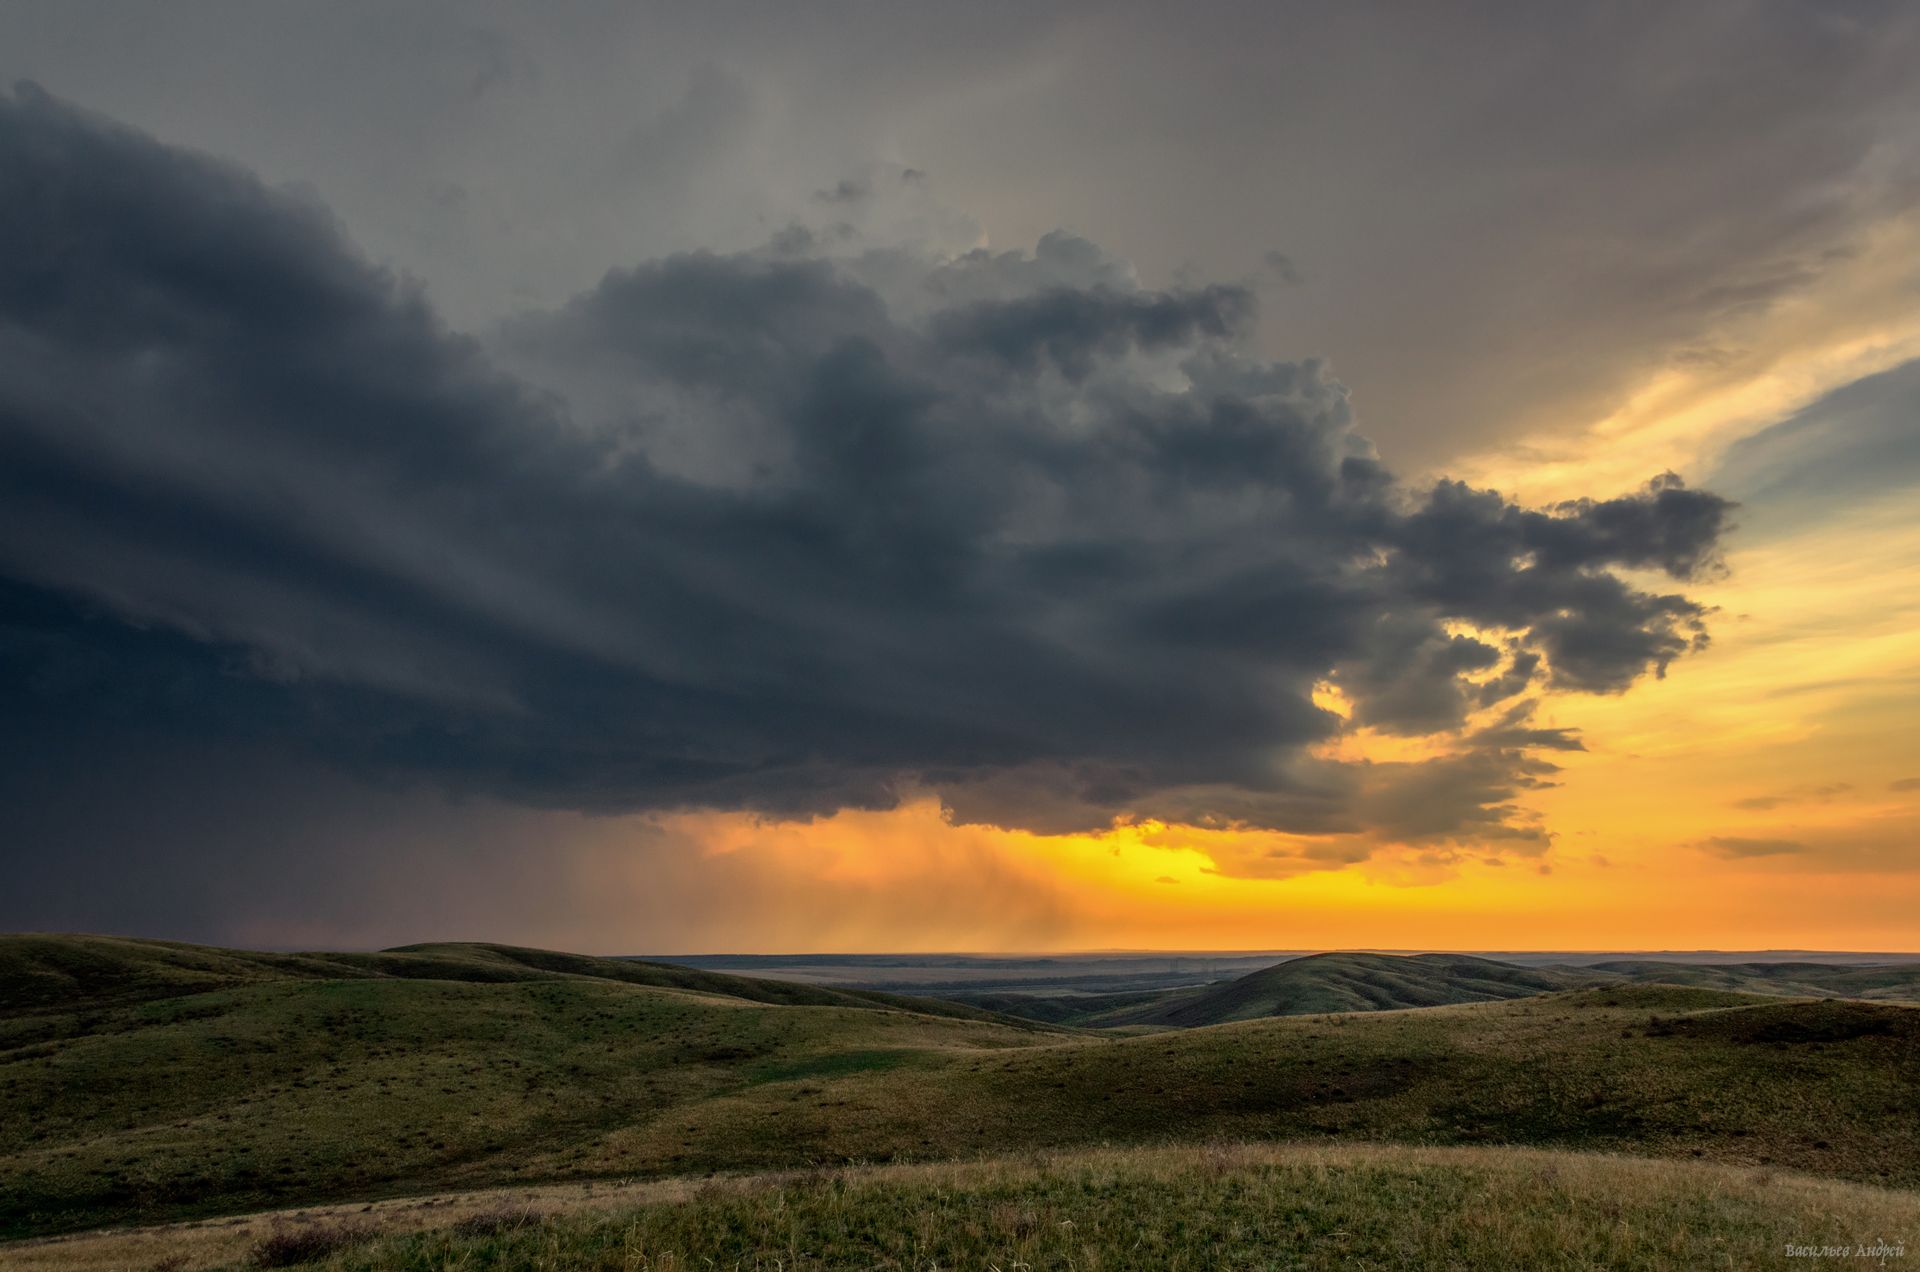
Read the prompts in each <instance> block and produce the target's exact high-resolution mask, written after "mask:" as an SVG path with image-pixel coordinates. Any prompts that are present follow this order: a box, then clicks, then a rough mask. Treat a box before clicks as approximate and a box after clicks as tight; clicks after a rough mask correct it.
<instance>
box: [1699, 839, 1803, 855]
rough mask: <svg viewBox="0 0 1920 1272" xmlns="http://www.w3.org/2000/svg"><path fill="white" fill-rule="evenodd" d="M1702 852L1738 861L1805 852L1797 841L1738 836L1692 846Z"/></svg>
mask: <svg viewBox="0 0 1920 1272" xmlns="http://www.w3.org/2000/svg"><path fill="white" fill-rule="evenodd" d="M1694 846H1695V847H1696V848H1698V849H1700V850H1701V851H1702V852H1706V853H1711V854H1712V855H1713V856H1716V857H1722V858H1725V859H1726V860H1729V861H1740V860H1744V859H1746V858H1750V857H1783V856H1788V855H1791V854H1793V853H1802V852H1806V851H1807V845H1805V844H1803V843H1801V842H1800V841H1799V840H1797V839H1748V838H1744V837H1742V836H1739V835H1712V836H1709V837H1708V838H1706V839H1702V840H1699V841H1698V842H1696V843H1695V845H1694Z"/></svg>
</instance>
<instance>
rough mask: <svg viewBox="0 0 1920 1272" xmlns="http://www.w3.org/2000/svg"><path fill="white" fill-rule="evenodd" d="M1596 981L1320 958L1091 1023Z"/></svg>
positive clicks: (1241, 1015) (1234, 1015)
mask: <svg viewBox="0 0 1920 1272" xmlns="http://www.w3.org/2000/svg"><path fill="white" fill-rule="evenodd" d="M1595 979H1598V978H1596V977H1594V976H1581V975H1579V974H1577V973H1572V972H1569V971H1565V970H1562V969H1558V968H1528V967H1516V966H1514V965H1512V964H1510V963H1496V962H1494V961H1493V960H1491V959H1484V958H1473V957H1471V956H1469V955H1465V954H1418V955H1413V956H1411V957H1409V956H1405V955H1388V954H1315V955H1312V956H1310V957H1307V958H1296V959H1289V960H1288V961H1286V962H1284V963H1280V964H1278V965H1276V966H1274V967H1268V968H1262V969H1261V970H1260V971H1257V972H1252V973H1250V974H1248V975H1246V976H1242V977H1240V978H1239V979H1237V980H1231V981H1227V982H1226V983H1224V984H1220V985H1213V986H1209V987H1208V988H1206V989H1204V990H1201V991H1199V992H1197V993H1190V994H1182V995H1179V996H1176V997H1169V998H1167V999H1165V1000H1163V1001H1161V1002H1157V1003H1151V1004H1148V1005H1146V1006H1144V1007H1140V1008H1134V1009H1123V1010H1121V1011H1116V1012H1111V1013H1108V1014H1105V1015H1102V1016H1100V1017H1097V1018H1096V1019H1094V1020H1092V1021H1089V1022H1088V1023H1098V1024H1103V1025H1107V1024H1114V1025H1120V1024H1140V1025H1173V1026H1179V1027H1185V1028H1191V1027H1193V1026H1196V1025H1218V1024H1224V1023H1226V1022H1228V1021H1234V1020H1255V1019H1258V1018H1260V1017H1263V1016H1306V1015H1316V1014H1323V1013H1326V1012H1339V1011H1391V1010H1395V1009H1398V1008H1403V1007H1439V1006H1444V1005H1447V1004H1450V1003H1480V1002H1493V1001H1496V1000H1499V999H1505V998H1522V997H1526V996H1528V995H1530V994H1543V993H1547V992H1550V991H1552V990H1556V989H1566V988H1569V987H1571V986H1573V985H1576V984H1583V983H1591V982H1592V981H1593V980H1595Z"/></svg>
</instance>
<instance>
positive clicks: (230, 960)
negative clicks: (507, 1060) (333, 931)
mask: <svg viewBox="0 0 1920 1272" xmlns="http://www.w3.org/2000/svg"><path fill="white" fill-rule="evenodd" d="M557 977H566V978H576V979H588V980H603V981H618V982H621V983H623V984H628V985H652V986H655V987H658V988H665V989H689V990H695V991H697V992H700V993H707V994H720V995H724V996H726V997H729V998H743V999H746V1000H748V1001H750V1002H759V1003H778V1004H784V1005H787V1006H799V1007H886V1008H892V1009H898V1010H910V1011H917V1012H921V1013H923V1014H926V1015H933V1016H954V1017H959V1018H962V1019H970V1020H984V1019H992V1018H994V1013H992V1012H987V1011H982V1010H980V1009H978V1008H974V1007H969V1006H966V1005H964V1004H956V1003H952V1002H947V1001H944V1000H940V999H933V998H912V997H907V996H903V995H899V994H886V993H879V992H875V991H871V990H861V989H825V988H820V987H817V986H813V985H803V984H799V983H796V982H792V981H774V980H754V979H751V978H748V977H744V976H729V975H727V974H725V973H722V972H708V971H700V970H698V969H695V968H690V967H678V966H674V965H672V964H667V963H647V962H642V961H639V960H637V959H617V958H593V957H590V956H588V955H584V954H562V953H558V952H555V951H552V950H531V949H522V948H519V947H516V946H510V945H485V944H474V943H444V944H436V945H407V946H402V947H400V948H398V949H391V950H382V951H380V952H378V953H373V954H332V953H328V954H265V953H256V952H254V951H251V950H227V949H218V948H215V947H213V946H206V945H187V944H182V943H180V942H176V941H142V940H132V939H128V938H123V937H106V936H63V935H54V936H38V935H0V1013H5V1014H6V1016H8V1017H25V1016H28V1015H31V1014H34V1013H39V1012H45V1011H55V1012H58V1011H63V1010H68V1009H72V1008H76V1007H78V1008H89V1009H91V1008H101V1007H108V1006H116V1005H125V1004H130V1003H137V1002H146V1001H150V1000H154V999H161V998H173V997H178V996H181V995H185V994H197V993H203V992H206V991H208V990H214V989H231V988H235V987H238V986H242V985H260V984H267V983H270V982H276V981H320V980H446V981H463V982H468V983H472V984H491V983H500V982H522V983H525V982H531V981H544V980H553V979H555V978H557ZM4 1038H5V1035H4V1034H0V1041H4Z"/></svg>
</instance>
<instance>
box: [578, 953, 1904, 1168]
mask: <svg viewBox="0 0 1920 1272" xmlns="http://www.w3.org/2000/svg"><path fill="white" fill-rule="evenodd" d="M1916 1090H1920V1011H1917V1010H1915V1009H1913V1008H1910V1007H1897V1006H1888V1005H1879V1004H1866V1003H1803V1002H1783V1001H1765V1000H1761V1001H1756V1000H1754V999H1751V998H1746V997H1742V996H1737V995H1728V994H1719V993H1715V992H1713V991H1707V990H1691V989H1675V988H1664V987H1647V986H1631V987H1622V988H1620V989H1616V990H1604V991H1600V990H1594V991H1581V992H1575V993H1570V994H1565V995H1553V996H1549V997H1542V998H1531V999H1523V1000H1519V1001H1515V1002H1508V1003H1489V1004H1477V1005H1471V1006H1463V1007H1442V1008H1435V1009H1432V1010H1428V1011H1412V1012H1380V1013H1372V1014H1366V1015H1351V1016H1333V1017H1291V1018H1286V1019H1275V1020H1259V1021H1247V1022H1243V1023H1239V1024H1232V1025H1221V1026H1216V1027H1213V1028H1209V1029H1196V1030H1187V1031H1181V1032H1176V1033H1160V1034H1153V1035H1148V1036H1144V1037H1134V1038H1116V1039H1110V1040H1101V1041H1098V1042H1092V1043H1086V1042H1080V1043H1071V1044H1066V1045H1051V1046H1045V1047H1034V1048H1025V1049H1021V1050H1017V1051H1008V1052H1001V1053H995V1054H991V1055H985V1054H983V1055H977V1056H972V1057H968V1058H966V1059H964V1060H960V1059H956V1060H954V1061H953V1062H951V1063H949V1064H947V1065H945V1066H943V1067H942V1068H941V1069H940V1070H939V1071H937V1072H936V1071H924V1070H923V1071H915V1072H906V1071H896V1072H892V1073H873V1074H866V1075H861V1076H860V1077H858V1078H848V1079H842V1080H829V1081H816V1082H807V1083H790V1084H777V1083H776V1084H768V1085H764V1086H760V1087H755V1088H752V1089H750V1090H747V1091H743V1092H739V1093H736V1094H733V1095H729V1096H725V1097H721V1098H718V1099H715V1100H711V1101H707V1102H705V1103H703V1104H702V1105H701V1106H700V1107H699V1108H698V1109H697V1110H685V1111H683V1112H680V1113H676V1114H673V1115H670V1116H668V1117H665V1118H663V1119H661V1120H660V1121H659V1122H657V1123H655V1124H653V1125H651V1126H648V1127H640V1128H632V1129H623V1130H620V1131H616V1132H614V1133H612V1134H611V1135H609V1136H607V1137H606V1138H605V1139H604V1140H603V1141H602V1142H601V1143H600V1144H598V1145H596V1146H594V1147H593V1148H592V1149H591V1150H590V1151H589V1153H588V1154H587V1156H586V1157H585V1158H584V1159H581V1160H582V1161H583V1162H584V1163H591V1162H595V1161H598V1162H599V1163H600V1168H601V1169H603V1170H610V1171H612V1170H628V1171H644V1170H650V1169H661V1168H663V1167H670V1168H672V1169H690V1168H697V1169H715V1168H721V1167H737V1166H748V1167H772V1166H781V1165H792V1164H797V1163H802V1162H807V1161H828V1162H832V1161H846V1160H860V1159H866V1160H884V1159H887V1158H890V1157H897V1156H901V1155H903V1154H904V1155H909V1156H914V1157H936V1156H952V1155H959V1154H969V1153H988V1152H993V1151H997V1150H1003V1149H1007V1148H1010V1147H1015V1146H1030V1147H1031V1146H1039V1147H1065V1146H1070V1145H1074V1144H1086V1143H1102V1142H1107V1143H1155V1142H1164V1141H1168V1140H1176V1139H1184V1140H1195V1139H1206V1138H1211V1137H1224V1138H1230V1139H1251V1138H1257V1139H1297V1138H1318V1137H1324V1136H1334V1135H1337V1136H1342V1137H1346V1138H1363V1139H1370V1140H1398V1141H1403V1142H1413V1143H1432V1144H1471V1143H1521V1144H1539V1145H1550V1146H1556V1147H1569V1148H1581V1149H1602V1150H1618V1151H1632V1152H1646V1153H1654V1154H1665V1155H1675V1156H1681V1155H1686V1156H1695V1155H1697V1156H1706V1157H1714V1158H1719V1159H1722V1160H1727V1161H1735V1162H1743V1163H1759V1164H1776V1165H1783V1166H1790V1167H1794V1168H1799V1169H1806V1170H1812V1171H1816V1172H1819V1173H1823V1174H1831V1175H1837V1176H1841V1177H1845V1178H1851V1179H1858V1180H1865V1181H1872V1182H1883V1183H1891V1184H1897V1185H1901V1186H1909V1187H1910V1186H1914V1185H1916V1184H1920V1100H1916V1099H1915V1098H1914V1096H1915V1092H1916Z"/></svg>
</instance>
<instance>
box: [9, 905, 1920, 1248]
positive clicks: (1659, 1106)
mask: <svg viewBox="0 0 1920 1272" xmlns="http://www.w3.org/2000/svg"><path fill="white" fill-rule="evenodd" d="M49 939H50V938H23V939H21V941H20V943H9V944H7V946H6V948H7V949H8V951H9V953H8V955H7V957H8V959H9V963H8V966H9V967H12V968H18V969H24V970H23V972H22V979H23V980H24V981H26V982H29V986H30V987H29V988H24V989H23V988H20V987H18V986H9V987H8V989H7V990H6V993H7V994H8V995H9V996H10V997H9V1001H12V1002H24V1001H28V1000H31V1001H33V1002H36V1003H38V1004H39V1005H38V1006H37V1007H34V1008H31V1009H17V1010H10V1011H9V1012H8V1013H7V1014H6V1015H5V1017H4V1022H3V1023H0V1235H4V1236H7V1237H23V1236H28V1235H31V1234H35V1233H46V1232H53V1231H59V1230H72V1229H77V1228H84V1227H89V1226H98V1225H101V1224H106V1223H124V1222H128V1221H134V1220H139V1221H147V1222H152V1221H160V1220H165V1219H172V1218H181V1217H187V1216H191V1215H195V1214H201V1215H214V1214H230V1213H233V1212H236V1211H243V1210H248V1209H259V1208H263V1207H271V1206H284V1205H293V1204H311V1203H321V1202H328V1201H347V1200H354V1199H362V1200H364V1199H370V1198H375V1197H379V1196H394V1195H403V1194H408V1193H417V1192H420V1191H422V1190H426V1189H445V1188H478V1187H495V1186H503V1185H531V1184H535V1183H543V1182H555V1181H564V1180H569V1179H575V1180H578V1179H602V1180H605V1179H662V1178H669V1177H688V1176H695V1175H704V1174H706V1173H708V1172H716V1171H717V1172H734V1171H756V1170H786V1169H814V1168H818V1167H821V1166H830V1165H837V1164H845V1163H850V1162H868V1163H879V1162H903V1161H928V1160H936V1159H954V1158H974V1157H989V1156H993V1155H996V1154H1005V1153H1009V1152H1020V1151H1028V1150H1063V1151H1064V1150H1072V1149H1079V1148H1086V1147H1091V1146H1097V1145H1101V1144H1109V1145H1138V1146H1155V1145H1170V1144H1178V1143H1183V1142H1184V1143H1206V1142H1213V1141H1276V1140H1289V1141H1301V1140H1305V1141H1313V1142H1332V1141H1355V1140H1358V1141H1369V1142H1376V1143H1380V1142H1398V1143H1401V1144H1406V1145H1416V1146H1440V1145H1533V1146H1541V1147H1551V1148H1556V1149H1573V1150H1581V1151H1594V1150H1600V1151H1620V1152H1632V1153H1639V1154H1646V1155H1659V1156H1665V1157H1674V1158H1682V1159H1692V1158H1695V1157H1699V1158H1707V1159H1713V1160H1718V1161H1721V1162H1726V1163H1734V1164H1742V1165H1748V1166H1770V1167H1780V1168H1788V1169H1796V1170H1803V1171H1810V1172H1814V1173H1818V1174H1822V1175H1827V1176H1831V1177H1837V1178H1843V1179H1848V1180H1853V1181H1857V1182H1865V1183H1879V1184H1891V1185H1896V1186H1899V1187H1903V1188H1911V1187H1915V1186H1916V1185H1920V1101H1916V1100H1915V1099H1914V1098H1913V1095H1914V1092H1915V1090H1916V1089H1920V1009H1915V1008H1912V1007H1904V1006H1898V1005H1892V1004H1873V1003H1860V1002H1804V1001H1793V1000H1787V999H1782V998H1777V997H1775V998H1756V997H1753V996H1748V995H1737V994H1729V993H1724V992H1719V991H1714V990H1707V989H1693V988H1679V987H1662V986H1635V985H1619V986H1614V987H1609V988H1605V989H1594V990H1582V991H1576V992H1565V993H1551V994H1544V995H1538V996H1534V997H1529V998H1524V999H1517V1000H1512V1001H1504V1002H1487V1003H1479V1004H1472V1005H1465V1006H1453V1007H1440V1008H1435V1009H1432V1010H1426V1011H1399V1012H1395V1011H1375V1012H1370V1013H1366V1014H1352V1015H1331V1016H1294V1017H1286V1018H1276V1019H1256V1020H1248V1021H1242V1022H1238V1023H1232V1024H1226V1025H1220V1026H1215V1027H1211V1028H1194V1029H1187V1030H1179V1031H1161V1032H1153V1033H1146V1034H1141V1035H1138V1036H1131V1037H1120V1036H1114V1035H1111V1034H1091V1033H1062V1032H1058V1031H1049V1030H1046V1029H1041V1028H1038V1027H1035V1026H1033V1025H1031V1024H1029V1023H1024V1022H1008V1021H1006V1020H1004V1019H995V1018H985V1017H981V1018H974V1017H971V1016H969V1017H958V1016H954V1015H950V1014H949V1015H936V1014H931V1013H930V1012H926V1011H920V1010H910V1009H909V1008H910V1007H912V1006H913V1005H914V1004H912V1003H911V1002H910V1001H909V1000H889V999H884V998H882V997H880V996H871V997H859V996H856V997H853V998H851V999H850V1000H848V1001H842V999H843V998H844V997H845V996H844V995H842V994H841V993H840V992H839V991H825V990H810V989H808V988H807V987H804V986H796V985H790V984H773V983H766V982H743V981H741V980H739V979H737V978H733V977H727V976H721V975H718V974H714V973H685V974H686V975H690V976H694V977H699V978H701V979H700V980H699V981H698V982H689V983H652V982H651V981H649V980H648V979H647V978H649V977H653V976H656V975H657V976H661V977H665V978H669V979H670V978H672V977H677V976H679V975H681V974H682V969H649V968H648V967H647V966H646V965H640V964H625V963H618V962H616V963H614V964H613V967H614V968H615V969H617V970H614V971H610V972H609V973H608V974H606V975H601V974H598V969H599V968H600V966H601V965H602V964H603V963H607V962H608V960H576V959H574V958H573V957H572V956H565V955H550V954H544V953H539V952H533V951H517V950H503V949H500V948H497V947H488V946H455V947H446V946H436V947H423V948H416V949H413V950H408V951H399V952H391V953H388V954H381V955H366V956H334V955H324V956H302V955H260V956H253V955H245V954H239V953H236V952H228V951H207V950H198V949H196V948H195V947H176V946H165V947H160V948H159V949H158V951H150V950H149V949H148V945H147V943H132V944H134V945H135V946H136V948H135V949H133V950H131V951H130V950H128V949H127V948H125V946H126V945H127V944H128V943H120V942H93V941H90V940H88V939H86V938H53V939H52V941H53V944H52V945H51V946H49V944H48V943H47V942H48V941H49ZM62 942H65V943H66V947H62ZM149 954H151V957H148V955H149ZM336 959H343V960H344V961H343V962H340V963H338V964H336V963H335V962H334V960H336ZM281 960H294V961H295V963H296V964H297V966H295V967H293V968H292V970H289V969H288V967H287V965H286V964H285V963H283V962H281ZM302 960H311V961H302ZM335 967H338V968H339V969H340V970H339V973H338V974H335V975H328V974H327V971H328V970H329V969H333V968H335ZM396 969H404V970H396ZM52 977H68V978H70V984H71V986H72V988H70V989H68V990H67V991H66V992H65V993H64V994H62V993H59V992H55V991H54V989H53V982H52V981H51V980H50V979H49V978H52ZM210 982H211V983H212V984H213V986H214V987H211V988H197V989H196V988H195V986H200V985H206V984H209V983H210ZM708 986H712V987H708ZM756 995H758V997H757V996H756ZM814 995H822V996H824V1000H819V999H815V998H814ZM768 999H772V1001H769V1000H768ZM783 999H785V1000H784V1001H783ZM5 1261H6V1255H5V1253H4V1251H0V1263H3V1262H5Z"/></svg>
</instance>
